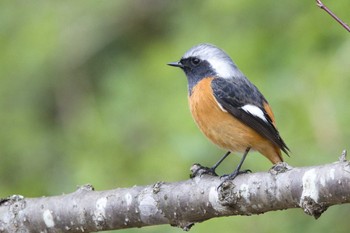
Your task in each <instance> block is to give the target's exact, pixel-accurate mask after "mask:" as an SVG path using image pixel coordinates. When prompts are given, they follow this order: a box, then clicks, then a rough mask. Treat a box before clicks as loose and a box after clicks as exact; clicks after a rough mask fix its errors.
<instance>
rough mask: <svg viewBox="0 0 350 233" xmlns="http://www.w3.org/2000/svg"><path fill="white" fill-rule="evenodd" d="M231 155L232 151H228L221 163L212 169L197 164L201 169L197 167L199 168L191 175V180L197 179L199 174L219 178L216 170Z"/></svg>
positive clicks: (218, 162)
mask: <svg viewBox="0 0 350 233" xmlns="http://www.w3.org/2000/svg"><path fill="white" fill-rule="evenodd" d="M229 154H231V151H227V152H226V153H225V154H224V156H222V157H221V159H220V160H219V161H217V162H216V163H215V164H214V166H212V167H211V168H208V167H203V166H201V165H199V164H197V165H199V167H197V168H196V169H195V170H194V171H193V173H192V175H191V178H193V177H196V176H197V175H199V174H201V175H202V174H208V175H213V176H217V174H216V172H215V170H216V168H217V167H218V166H219V165H220V164H221V163H222V161H224V160H225V159H226V158H227V156H228V155H229Z"/></svg>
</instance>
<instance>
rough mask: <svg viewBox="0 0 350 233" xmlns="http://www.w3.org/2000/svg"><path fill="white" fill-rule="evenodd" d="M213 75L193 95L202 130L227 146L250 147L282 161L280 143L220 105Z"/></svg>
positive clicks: (195, 115)
mask: <svg viewBox="0 0 350 233" xmlns="http://www.w3.org/2000/svg"><path fill="white" fill-rule="evenodd" d="M212 79H213V78H206V79H203V80H201V81H200V82H199V83H198V84H197V85H196V86H195V87H194V88H193V90H192V95H191V96H190V97H189V105H190V109H191V113H192V116H193V118H194V120H195V122H196V123H197V125H198V127H199V128H200V130H201V131H202V132H203V133H204V134H205V135H206V136H207V137H208V138H209V139H210V140H211V141H212V142H213V143H214V144H216V145H218V146H219V147H221V148H224V149H226V150H229V151H232V152H235V151H237V152H244V151H245V150H246V149H247V148H248V147H250V148H252V149H253V150H257V151H259V152H260V153H261V154H263V155H264V156H265V157H267V158H268V159H269V160H270V161H271V162H272V163H278V162H281V161H282V157H281V151H280V149H279V148H278V147H277V146H275V145H274V144H273V143H272V142H270V141H269V140H268V139H266V138H264V137H262V136H261V135H260V134H258V133H257V132H256V131H254V130H253V129H252V128H250V127H248V126H246V125H245V124H243V123H241V122H240V121H239V120H237V119H236V118H234V117H233V116H232V115H231V114H230V113H228V112H226V111H224V110H223V109H221V108H220V106H219V104H218V103H217V101H216V100H215V97H214V96H213V92H212V89H211V80H212Z"/></svg>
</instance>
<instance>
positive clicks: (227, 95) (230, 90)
mask: <svg viewBox="0 0 350 233" xmlns="http://www.w3.org/2000/svg"><path fill="white" fill-rule="evenodd" d="M211 86H212V89H213V94H214V96H215V98H216V100H217V102H218V103H219V104H220V105H221V106H222V107H223V108H224V109H225V110H226V111H227V112H229V113H230V114H232V115H233V116H234V117H235V118H237V119H238V120H240V121H241V122H242V123H244V124H245V125H247V126H248V127H250V128H252V129H253V130H255V131H256V132H257V133H258V134H260V135H261V136H263V137H265V138H267V139H269V140H270V141H271V142H272V143H274V144H275V145H276V146H278V147H279V148H280V149H281V150H282V151H283V152H285V153H286V154H287V155H288V151H289V149H288V147H287V145H286V144H285V143H284V141H283V139H282V138H281V137H280V135H279V132H278V130H277V129H276V127H275V125H274V118H273V115H271V114H272V112H271V113H270V114H269V113H268V112H267V111H266V110H265V108H264V105H267V106H268V104H267V101H266V100H265V98H264V97H263V95H262V94H261V93H260V92H259V90H258V89H257V88H256V87H255V86H254V85H253V84H251V83H249V82H248V81H245V80H227V79H223V78H215V79H213V80H212V83H211ZM269 111H271V109H270V108H269Z"/></svg>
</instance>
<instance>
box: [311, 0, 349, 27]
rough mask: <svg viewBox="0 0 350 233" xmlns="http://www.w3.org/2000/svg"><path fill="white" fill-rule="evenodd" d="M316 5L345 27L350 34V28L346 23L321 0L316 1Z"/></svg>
mask: <svg viewBox="0 0 350 233" xmlns="http://www.w3.org/2000/svg"><path fill="white" fill-rule="evenodd" d="M316 4H317V6H318V7H320V8H321V9H322V10H324V11H326V12H327V13H328V14H329V15H330V16H332V17H333V19H335V20H336V21H337V22H338V23H340V25H342V26H343V28H345V29H346V30H347V31H348V32H350V27H349V25H347V24H346V23H344V22H343V21H342V20H341V19H339V18H338V17H337V16H336V15H335V14H334V13H333V12H332V11H331V10H330V9H328V7H326V6H325V5H324V4H323V3H322V2H321V0H316Z"/></svg>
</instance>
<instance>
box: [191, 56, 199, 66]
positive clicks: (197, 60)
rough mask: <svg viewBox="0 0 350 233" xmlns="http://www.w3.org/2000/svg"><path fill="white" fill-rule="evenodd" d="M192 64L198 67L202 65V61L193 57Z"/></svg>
mask: <svg viewBox="0 0 350 233" xmlns="http://www.w3.org/2000/svg"><path fill="white" fill-rule="evenodd" d="M191 63H192V65H194V66H197V65H198V64H199V63H201V60H200V59H199V58H196V57H193V58H191Z"/></svg>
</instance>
